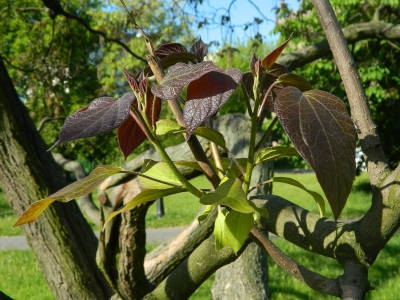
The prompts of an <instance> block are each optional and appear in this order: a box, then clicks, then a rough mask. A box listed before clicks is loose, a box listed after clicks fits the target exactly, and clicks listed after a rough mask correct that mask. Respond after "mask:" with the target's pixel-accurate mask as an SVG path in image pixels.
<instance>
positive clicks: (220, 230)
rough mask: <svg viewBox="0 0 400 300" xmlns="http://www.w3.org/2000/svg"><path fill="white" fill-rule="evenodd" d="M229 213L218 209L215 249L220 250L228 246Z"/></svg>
mask: <svg viewBox="0 0 400 300" xmlns="http://www.w3.org/2000/svg"><path fill="white" fill-rule="evenodd" d="M227 213H228V211H227V210H226V209H221V208H220V207H218V215H217V218H216V219H215V223H214V236H215V249H217V250H220V249H222V248H224V247H225V245H226V238H225V218H226V215H227Z"/></svg>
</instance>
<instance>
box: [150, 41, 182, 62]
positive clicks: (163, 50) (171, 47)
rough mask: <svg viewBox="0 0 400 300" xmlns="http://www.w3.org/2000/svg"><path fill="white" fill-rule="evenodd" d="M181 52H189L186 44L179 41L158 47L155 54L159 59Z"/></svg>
mask: <svg viewBox="0 0 400 300" xmlns="http://www.w3.org/2000/svg"><path fill="white" fill-rule="evenodd" d="M180 52H187V50H186V48H185V46H183V45H182V44H179V43H168V44H163V45H161V46H160V47H158V49H157V50H155V51H154V54H155V55H156V56H157V57H158V58H159V59H164V58H166V57H167V56H168V55H170V54H172V53H180Z"/></svg>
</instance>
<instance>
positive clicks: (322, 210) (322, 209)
mask: <svg viewBox="0 0 400 300" xmlns="http://www.w3.org/2000/svg"><path fill="white" fill-rule="evenodd" d="M271 180H272V181H273V182H280V183H286V184H290V185H292V186H295V187H298V188H299V189H302V190H303V191H306V192H307V193H309V194H310V195H311V196H312V197H313V198H314V200H315V202H317V205H318V209H319V215H320V217H321V218H322V217H323V216H324V214H325V201H324V198H322V196H321V195H320V194H318V193H317V192H314V191H311V190H309V189H307V188H306V187H305V186H304V185H302V184H301V183H300V182H298V181H297V180H295V179H293V178H289V177H273V178H271Z"/></svg>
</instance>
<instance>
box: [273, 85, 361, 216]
mask: <svg viewBox="0 0 400 300" xmlns="http://www.w3.org/2000/svg"><path fill="white" fill-rule="evenodd" d="M275 112H276V114H277V116H278V118H279V121H280V122H281V124H282V126H283V128H284V129H285V131H286V133H287V134H288V135H289V138H290V139H291V141H292V142H293V145H294V147H295V148H296V150H297V151H298V152H299V154H300V155H301V156H302V157H303V158H304V159H305V160H306V161H307V163H308V164H309V165H310V166H311V168H312V169H313V170H314V171H315V174H316V176H317V179H318V182H319V183H320V185H321V187H322V189H323V191H324V193H325V196H326V198H327V199H328V202H329V205H330V207H331V209H332V212H333V215H334V216H335V218H336V219H337V218H338V217H339V215H340V213H341V212H342V210H343V208H344V206H345V204H346V200H347V197H348V195H349V193H350V190H351V186H352V183H353V178H354V175H355V160H354V153H355V142H356V133H355V129H354V124H353V121H352V119H351V118H350V116H349V115H348V114H347V112H346V107H345V105H344V103H343V102H342V101H341V100H340V99H339V98H337V97H335V96H333V95H332V94H330V93H327V92H323V91H317V90H311V91H308V92H304V93H302V92H301V91H300V90H299V89H297V88H295V87H285V88H284V89H282V91H281V92H280V93H279V95H278V97H277V99H276V100H275Z"/></svg>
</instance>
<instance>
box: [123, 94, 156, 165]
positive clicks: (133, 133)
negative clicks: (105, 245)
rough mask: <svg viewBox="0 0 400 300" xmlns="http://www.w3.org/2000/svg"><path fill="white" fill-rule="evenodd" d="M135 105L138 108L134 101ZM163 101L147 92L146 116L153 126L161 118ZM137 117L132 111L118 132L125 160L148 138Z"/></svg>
mask: <svg viewBox="0 0 400 300" xmlns="http://www.w3.org/2000/svg"><path fill="white" fill-rule="evenodd" d="M133 105H136V106H137V100H136V99H135V100H134V103H133ZM160 111H161V100H160V99H159V98H156V97H155V96H154V95H153V94H152V93H151V92H150V91H147V108H146V116H147V118H148V120H149V121H150V124H151V125H154V124H155V123H156V121H157V120H158V117H159V116H160ZM134 117H135V115H134V113H133V111H131V113H130V115H129V116H128V118H127V119H126V120H125V122H124V123H122V124H121V125H120V126H119V127H118V130H117V136H118V143H119V148H120V149H121V151H122V153H123V154H124V157H125V159H126V158H127V157H128V155H129V154H131V153H132V152H133V151H134V150H135V149H136V148H137V147H139V146H140V145H141V144H142V143H143V142H144V140H146V138H147V136H146V134H145V131H144V129H143V128H142V126H141V124H140V123H138V121H137V120H136V119H135V118H134Z"/></svg>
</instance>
